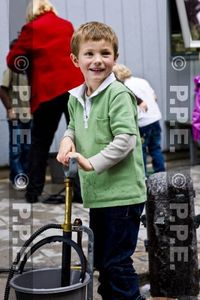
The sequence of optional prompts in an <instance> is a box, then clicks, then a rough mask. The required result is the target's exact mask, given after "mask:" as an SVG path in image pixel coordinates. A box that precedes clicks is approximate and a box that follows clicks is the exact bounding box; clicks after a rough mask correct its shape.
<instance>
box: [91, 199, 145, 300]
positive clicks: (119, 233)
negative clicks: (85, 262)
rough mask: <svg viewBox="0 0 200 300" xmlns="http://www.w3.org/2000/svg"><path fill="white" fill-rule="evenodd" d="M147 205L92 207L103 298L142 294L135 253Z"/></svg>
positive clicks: (115, 299) (120, 299)
mask: <svg viewBox="0 0 200 300" xmlns="http://www.w3.org/2000/svg"><path fill="white" fill-rule="evenodd" d="M143 208H144V204H143V203H142V204H136V205H128V206H119V207H108V208H95V209H90V227H91V229H92V230H93V232H94V266H95V267H96V268H97V269H98V271H99V282H100V286H99V288H98V293H99V294H100V295H101V296H102V298H103V300H136V299H139V297H140V292H139V283H138V276H137V274H136V272H135V269H134V267H133V261H132V259H131V256H132V255H133V253H134V251H135V248H136V244H137V238H138V231H139V226H140V216H141V213H142V211H143Z"/></svg>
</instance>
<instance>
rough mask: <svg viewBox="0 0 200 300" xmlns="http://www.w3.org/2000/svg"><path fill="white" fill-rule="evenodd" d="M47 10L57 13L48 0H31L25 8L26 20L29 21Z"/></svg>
mask: <svg viewBox="0 0 200 300" xmlns="http://www.w3.org/2000/svg"><path fill="white" fill-rule="evenodd" d="M48 11H53V12H54V13H55V14H57V11H56V9H55V7H54V6H53V4H51V2H50V1H49V0H31V1H30V2H29V4H28V6H27V9H26V21H27V22H31V21H33V20H35V19H36V18H37V17H39V16H40V15H42V14H44V13H45V12H48Z"/></svg>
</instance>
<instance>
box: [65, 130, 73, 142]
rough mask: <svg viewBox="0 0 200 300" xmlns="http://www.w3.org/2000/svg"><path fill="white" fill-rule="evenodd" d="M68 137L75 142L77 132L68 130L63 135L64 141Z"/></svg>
mask: <svg viewBox="0 0 200 300" xmlns="http://www.w3.org/2000/svg"><path fill="white" fill-rule="evenodd" d="M67 136H68V137H69V138H70V139H71V140H72V141H73V142H74V136H75V132H74V130H73V129H71V128H68V129H67V130H66V131H65V133H64V135H63V139H64V138H65V137H67Z"/></svg>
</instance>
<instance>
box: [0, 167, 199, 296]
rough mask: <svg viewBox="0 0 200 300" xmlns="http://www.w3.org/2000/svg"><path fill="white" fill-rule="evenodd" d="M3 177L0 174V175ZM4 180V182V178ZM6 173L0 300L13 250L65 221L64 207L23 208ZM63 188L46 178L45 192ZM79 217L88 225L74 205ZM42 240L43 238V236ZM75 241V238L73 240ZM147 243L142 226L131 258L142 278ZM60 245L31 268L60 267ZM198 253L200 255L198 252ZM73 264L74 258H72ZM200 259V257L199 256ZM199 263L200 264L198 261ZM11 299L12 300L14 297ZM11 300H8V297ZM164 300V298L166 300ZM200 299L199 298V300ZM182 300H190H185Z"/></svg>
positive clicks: (44, 251)
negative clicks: (42, 229) (41, 230)
mask: <svg viewBox="0 0 200 300" xmlns="http://www.w3.org/2000/svg"><path fill="white" fill-rule="evenodd" d="M190 171H191V177H192V180H193V183H194V188H195V191H196V198H195V214H200V166H194V167H192V168H191V169H190ZM0 173H2V172H0ZM4 177H5V178H4ZM6 177H7V173H6V172H5V174H3V175H2V174H1V176H0V178H1V179H0V300H3V299H4V298H3V294H4V288H5V281H6V278H7V270H8V268H9V266H10V264H11V262H12V260H13V257H14V256H15V254H14V253H15V250H16V247H18V246H21V245H22V244H23V243H24V241H26V240H27V237H28V236H29V235H30V234H32V233H33V232H35V231H36V230H37V229H38V228H40V227H41V226H43V225H45V224H49V223H59V224H62V223H63V221H64V205H49V204H42V203H36V204H34V205H32V206H29V205H27V204H26V202H25V200H24V193H23V192H19V191H14V190H13V189H12V188H11V187H10V186H9V183H8V180H7V178H6ZM62 187H63V185H58V184H51V181H50V178H47V184H46V186H45V191H46V192H47V193H55V192H57V191H59V190H60V189H61V188H62ZM77 217H80V218H81V219H82V221H83V224H84V225H86V226H87V225H88V210H87V209H83V207H82V204H78V203H73V206H72V220H74V219H75V218H77ZM57 233H58V230H57V229H55V230H50V232H48V233H46V235H49V234H57ZM43 237H44V234H43ZM74 238H76V237H75V236H74ZM197 238H198V249H200V229H199V230H197ZM145 239H146V229H145V228H144V226H143V225H141V228H140V232H139V240H138V246H137V249H136V252H135V255H134V264H135V268H136V269H137V271H138V273H139V274H140V276H141V278H145V276H146V274H147V273H148V254H147V252H145V247H144V240H145ZM83 248H84V249H85V250H87V237H86V236H85V235H83ZM60 251H61V249H60V245H58V244H55V245H54V246H47V247H46V246H45V247H43V248H41V249H39V250H38V251H37V252H36V253H35V255H34V261H33V264H34V267H36V268H42V267H53V266H58V265H60V262H61V255H60ZM199 252H200V251H199ZM73 259H74V262H75V263H76V262H77V257H76V256H75V255H74V256H73ZM199 259H200V254H199ZM199 261H200V260H199ZM96 287H97V274H96V273H95V275H94V300H100V297H99V296H98V295H97V293H96ZM142 290H143V292H144V293H145V294H146V295H147V296H148V299H150V298H149V292H148V290H149V286H148V284H144V285H143V286H142ZM11 296H12V299H15V297H14V296H13V295H11ZM10 299H11V297H10ZM165 299H166V298H165ZM199 299H200V298H199ZM185 300H189V298H188V299H185Z"/></svg>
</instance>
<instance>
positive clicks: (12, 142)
mask: <svg viewBox="0 0 200 300" xmlns="http://www.w3.org/2000/svg"><path fill="white" fill-rule="evenodd" d="M8 126H9V167H10V181H11V182H12V183H13V184H15V180H16V178H17V175H18V174H20V173H23V167H22V164H21V160H20V158H21V132H20V126H19V120H12V121H8Z"/></svg>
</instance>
